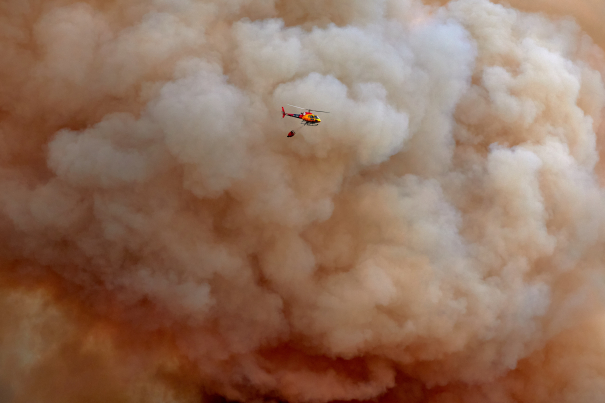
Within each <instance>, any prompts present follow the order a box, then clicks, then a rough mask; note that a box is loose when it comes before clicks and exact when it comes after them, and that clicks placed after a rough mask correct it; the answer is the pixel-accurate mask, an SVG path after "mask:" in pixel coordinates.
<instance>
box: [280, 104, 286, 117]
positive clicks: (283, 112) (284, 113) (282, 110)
mask: <svg viewBox="0 0 605 403" xmlns="http://www.w3.org/2000/svg"><path fill="white" fill-rule="evenodd" d="M281 117H282V119H283V118H285V117H286V111H285V110H284V107H283V106H282V107H281Z"/></svg>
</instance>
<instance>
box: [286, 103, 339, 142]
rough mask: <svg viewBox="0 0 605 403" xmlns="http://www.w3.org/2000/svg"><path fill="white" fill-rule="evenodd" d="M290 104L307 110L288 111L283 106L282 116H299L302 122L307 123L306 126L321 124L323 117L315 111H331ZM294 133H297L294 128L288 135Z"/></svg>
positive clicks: (290, 135)
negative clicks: (300, 111)
mask: <svg viewBox="0 0 605 403" xmlns="http://www.w3.org/2000/svg"><path fill="white" fill-rule="evenodd" d="M288 106H292V107H294V108H298V109H303V110H305V112H303V113H299V114H296V113H286V111H285V110H284V107H283V106H282V107H281V113H282V118H285V117H286V115H287V116H291V117H293V118H297V119H301V120H302V122H301V124H303V125H305V126H317V125H318V124H319V122H321V119H320V118H319V117H318V116H317V115H315V114H314V113H313V112H318V113H330V112H326V111H318V110H315V109H308V108H301V107H300V106H295V105H290V104H288ZM294 134H296V133H295V132H294V130H292V131H291V132H290V133H288V137H292V136H294Z"/></svg>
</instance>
